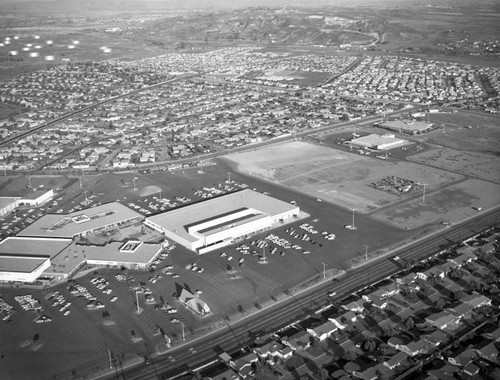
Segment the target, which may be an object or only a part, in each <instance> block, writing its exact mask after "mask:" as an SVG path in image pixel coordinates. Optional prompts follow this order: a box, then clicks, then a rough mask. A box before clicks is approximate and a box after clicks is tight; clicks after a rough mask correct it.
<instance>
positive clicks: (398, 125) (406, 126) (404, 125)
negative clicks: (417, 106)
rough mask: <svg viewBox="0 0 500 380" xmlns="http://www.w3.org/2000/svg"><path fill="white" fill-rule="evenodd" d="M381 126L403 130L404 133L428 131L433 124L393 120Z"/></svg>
mask: <svg viewBox="0 0 500 380" xmlns="http://www.w3.org/2000/svg"><path fill="white" fill-rule="evenodd" d="M380 126H381V127H384V128H390V129H395V130H398V129H401V130H404V131H426V130H428V129H429V128H430V127H431V126H432V124H429V123H424V122H422V121H414V120H392V121H384V122H383V123H381V124H380Z"/></svg>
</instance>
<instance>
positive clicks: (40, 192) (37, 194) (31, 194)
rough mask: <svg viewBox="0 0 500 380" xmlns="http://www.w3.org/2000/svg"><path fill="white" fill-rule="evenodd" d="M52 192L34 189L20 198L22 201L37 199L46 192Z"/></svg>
mask: <svg viewBox="0 0 500 380" xmlns="http://www.w3.org/2000/svg"><path fill="white" fill-rule="evenodd" d="M50 191H52V189H48V190H47V189H35V190H32V191H30V192H29V193H28V194H26V195H24V196H23V197H22V198H23V199H37V198H39V197H41V196H42V195H45V194H47V193H48V192H50Z"/></svg>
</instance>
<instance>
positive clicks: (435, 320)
mask: <svg viewBox="0 0 500 380" xmlns="http://www.w3.org/2000/svg"><path fill="white" fill-rule="evenodd" d="M425 321H426V322H427V323H428V324H430V325H431V326H434V327H437V328H438V329H440V330H443V329H445V328H447V327H448V326H450V325H452V324H454V323H455V321H456V317H455V316H454V315H452V314H450V313H448V312H446V311H441V312H439V313H435V314H431V315H429V316H428V317H427V318H425Z"/></svg>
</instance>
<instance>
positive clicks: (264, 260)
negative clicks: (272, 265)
mask: <svg viewBox="0 0 500 380" xmlns="http://www.w3.org/2000/svg"><path fill="white" fill-rule="evenodd" d="M259 264H267V258H266V247H262V256H261V257H260V260H259Z"/></svg>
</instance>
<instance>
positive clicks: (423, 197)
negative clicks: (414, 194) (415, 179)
mask: <svg viewBox="0 0 500 380" xmlns="http://www.w3.org/2000/svg"><path fill="white" fill-rule="evenodd" d="M427 185H428V184H427V183H423V184H422V186H423V187H424V191H423V193H422V203H425V187H426V186H427Z"/></svg>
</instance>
